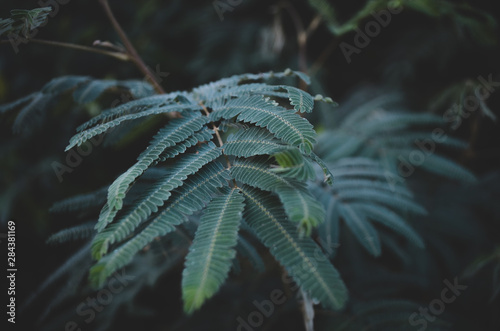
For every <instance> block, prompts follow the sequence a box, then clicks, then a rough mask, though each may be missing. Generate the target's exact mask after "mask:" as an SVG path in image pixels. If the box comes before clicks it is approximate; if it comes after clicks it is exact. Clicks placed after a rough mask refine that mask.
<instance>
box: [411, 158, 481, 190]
mask: <svg viewBox="0 0 500 331" xmlns="http://www.w3.org/2000/svg"><path fill="white" fill-rule="evenodd" d="M421 167H422V168H423V169H425V170H427V171H429V172H432V173H435V174H438V175H441V176H443V177H447V178H450V179H457V180H460V181H464V182H468V183H474V182H476V181H477V178H476V176H475V175H474V174H473V173H472V172H471V171H469V170H468V169H466V168H464V167H462V166H461V165H460V164H458V163H456V162H454V161H452V160H450V159H447V158H445V157H443V156H439V155H436V154H431V155H428V156H427V157H426V159H425V161H424V163H422V165H421Z"/></svg>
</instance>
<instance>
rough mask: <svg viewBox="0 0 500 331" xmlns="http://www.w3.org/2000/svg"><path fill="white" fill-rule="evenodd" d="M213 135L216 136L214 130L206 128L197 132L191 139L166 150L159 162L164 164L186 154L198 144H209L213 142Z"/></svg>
mask: <svg viewBox="0 0 500 331" xmlns="http://www.w3.org/2000/svg"><path fill="white" fill-rule="evenodd" d="M213 135H214V131H213V130H210V129H208V128H206V127H204V128H203V129H201V130H200V131H198V132H195V133H194V134H193V135H192V136H191V137H189V138H187V139H186V140H184V141H183V142H181V143H178V144H175V145H173V146H170V147H168V148H166V149H165V150H164V151H163V152H162V153H161V155H160V156H159V157H158V160H157V161H158V162H163V161H165V160H167V159H171V158H174V157H176V156H177V155H179V154H182V153H184V152H185V151H186V150H187V149H188V148H190V147H193V146H195V145H196V144H198V143H203V142H209V141H210V140H212V138H213ZM155 164H156V162H155Z"/></svg>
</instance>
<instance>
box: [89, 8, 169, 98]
mask: <svg viewBox="0 0 500 331" xmlns="http://www.w3.org/2000/svg"><path fill="white" fill-rule="evenodd" d="M99 2H100V3H101V5H102V6H103V8H104V11H105V12H106V15H107V16H108V19H109V20H110V22H111V24H112V25H113V28H114V29H115V31H116V33H117V34H118V36H119V37H120V40H121V41H122V43H123V45H124V46H125V49H126V50H127V53H128V54H129V55H130V56H131V57H132V61H134V63H135V64H136V65H137V67H138V68H139V70H141V72H142V73H143V74H144V75H145V76H146V77H148V78H149V80H150V81H151V84H153V87H154V88H155V90H156V92H157V93H159V94H164V93H165V91H164V90H163V88H162V87H161V86H160V84H159V83H158V81H157V79H156V77H155V75H154V74H153V72H152V71H151V70H150V69H149V68H148V67H147V66H146V64H145V63H144V61H143V60H142V58H141V57H140V56H139V54H138V53H137V51H136V50H135V48H134V46H133V45H132V43H131V42H130V40H129V39H128V37H127V35H126V34H125V31H123V29H122V27H121V26H120V24H119V23H118V21H117V20H116V18H115V16H114V15H113V12H112V11H111V8H110V7H109V3H108V0H99Z"/></svg>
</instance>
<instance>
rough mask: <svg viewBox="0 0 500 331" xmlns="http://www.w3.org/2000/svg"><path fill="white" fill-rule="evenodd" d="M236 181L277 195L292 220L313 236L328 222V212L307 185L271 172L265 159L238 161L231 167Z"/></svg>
mask: <svg viewBox="0 0 500 331" xmlns="http://www.w3.org/2000/svg"><path fill="white" fill-rule="evenodd" d="M231 175H232V176H233V178H234V179H236V180H237V181H239V182H242V183H245V184H247V185H250V186H253V187H257V188H260V189H262V190H266V191H272V192H275V193H276V194H277V195H278V196H279V198H280V200H281V202H282V203H283V207H284V208H285V210H286V213H287V215H288V217H289V219H290V220H291V221H292V222H296V223H298V224H299V227H300V228H301V229H303V230H304V231H305V233H307V234H309V233H310V232H311V229H312V228H313V227H316V226H318V225H319V224H320V223H321V222H323V219H324V210H323V208H322V206H321V204H319V203H318V202H317V201H316V199H314V197H313V196H312V195H311V194H310V193H309V191H308V190H307V188H306V186H305V185H304V184H303V183H301V182H298V181H296V180H294V179H291V178H285V177H282V176H280V175H278V174H276V173H275V172H273V171H272V169H270V162H269V161H265V160H262V159H261V160H252V159H244V160H237V161H236V162H235V163H234V164H233V166H232V167H231Z"/></svg>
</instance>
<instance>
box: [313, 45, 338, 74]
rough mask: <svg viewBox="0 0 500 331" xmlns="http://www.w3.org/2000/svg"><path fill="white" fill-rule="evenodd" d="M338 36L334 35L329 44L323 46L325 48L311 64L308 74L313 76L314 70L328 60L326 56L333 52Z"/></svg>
mask: <svg viewBox="0 0 500 331" xmlns="http://www.w3.org/2000/svg"><path fill="white" fill-rule="evenodd" d="M339 40H340V38H338V37H335V38H334V39H333V40H332V41H331V42H330V44H328V46H327V47H326V48H325V50H324V51H323V52H322V53H321V54H320V55H319V56H318V59H317V60H316V61H315V62H314V64H313V65H312V66H311V70H310V75H311V76H314V75H315V74H316V72H317V71H318V70H319V69H320V68H321V67H322V66H323V64H324V63H325V62H326V60H328V57H329V56H330V55H331V54H332V53H333V51H334V50H335V48H336V47H337V45H338V43H339Z"/></svg>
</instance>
